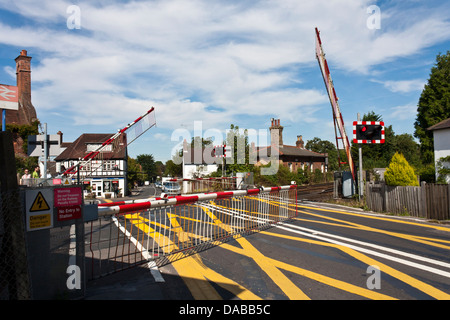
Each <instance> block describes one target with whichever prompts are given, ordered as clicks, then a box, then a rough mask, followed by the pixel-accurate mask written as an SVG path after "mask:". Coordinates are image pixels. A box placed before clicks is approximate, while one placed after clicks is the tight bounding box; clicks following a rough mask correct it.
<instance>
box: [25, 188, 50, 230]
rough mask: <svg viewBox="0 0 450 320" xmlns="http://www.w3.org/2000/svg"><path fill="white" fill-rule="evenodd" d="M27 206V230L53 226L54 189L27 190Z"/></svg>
mask: <svg viewBox="0 0 450 320" xmlns="http://www.w3.org/2000/svg"><path fill="white" fill-rule="evenodd" d="M25 208H26V210H27V211H26V218H27V230H28V231H34V230H40V229H48V228H52V227H53V190H52V189H45V188H42V189H30V190H26V194H25Z"/></svg>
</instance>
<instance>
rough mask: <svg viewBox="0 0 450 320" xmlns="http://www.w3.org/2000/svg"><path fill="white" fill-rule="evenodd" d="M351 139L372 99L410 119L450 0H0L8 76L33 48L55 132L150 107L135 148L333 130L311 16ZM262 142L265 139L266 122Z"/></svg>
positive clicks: (393, 120)
mask: <svg viewBox="0 0 450 320" xmlns="http://www.w3.org/2000/svg"><path fill="white" fill-rule="evenodd" d="M316 27H317V28H318V29H319V30H320V36H321V39H322V46H323V50H324V52H325V54H326V59H327V62H328V65H329V67H330V72H331V77H332V79H333V83H334V87H335V90H336V93H337V96H338V97H339V105H340V109H341V113H342V116H343V119H344V122H345V127H346V132H347V135H348V136H349V140H351V139H352V138H353V133H352V123H353V121H355V120H357V114H358V113H360V114H361V116H362V115H364V114H367V113H368V112H370V111H374V112H375V113H377V114H379V115H381V116H382V118H383V121H384V122H385V125H392V127H393V129H394V132H395V133H396V134H402V133H409V134H413V133H414V121H415V118H416V114H417V103H418V100H419V98H420V94H421V92H422V90H423V86H424V85H425V84H426V83H427V80H428V78H429V74H430V70H431V68H432V67H433V65H434V64H435V62H436V56H437V55H438V54H440V53H442V54H443V53H446V52H447V51H448V50H450V2H449V1H436V0H428V1H425V0H424V1H420V0H402V1H399V0H398V1H393V0H385V1H374V0H302V1H299V0H272V1H268V0H264V1H258V0H240V1H237V0H216V1H215V0H151V1H104V0H97V1H76V0H73V1H66V0H40V1H34V0H14V1H13V0H0V35H1V36H0V83H1V84H7V85H15V84H16V75H15V62H14V59H15V58H16V57H17V56H18V55H19V53H20V51H21V50H22V49H25V50H27V52H28V55H29V56H31V57H32V60H31V68H32V73H31V77H32V103H33V105H34V106H35V108H36V111H37V115H38V118H39V120H40V122H41V123H47V128H48V134H55V133H56V132H58V131H62V132H63V134H64V141H66V142H71V141H74V140H75V139H76V138H78V136H80V135H81V134H82V133H112V134H113V133H115V132H117V130H119V129H122V128H123V127H125V126H126V125H127V124H128V123H130V122H132V121H133V120H135V119H136V118H137V117H139V116H140V115H142V114H144V113H145V112H146V111H147V110H149V109H150V108H151V107H154V108H155V116H156V126H155V127H153V128H151V129H150V130H148V131H147V132H145V133H144V134H143V135H142V136H140V137H139V138H138V139H137V140H135V141H134V142H133V143H131V144H130V145H129V149H128V152H129V155H130V156H131V157H134V158H135V157H136V156H137V155H139V154H152V155H153V156H154V158H155V160H160V161H163V162H165V161H167V160H169V159H171V157H172V154H173V152H174V150H176V149H177V148H178V147H179V146H180V143H181V142H182V140H183V139H184V138H187V139H190V137H192V136H198V135H201V136H203V138H208V137H210V136H213V137H214V140H215V141H214V143H215V144H222V142H223V141H220V140H221V139H222V138H225V134H226V130H227V129H229V128H230V125H231V124H233V125H235V126H239V127H240V128H243V129H253V130H256V131H257V132H262V131H261V130H263V131H264V130H268V128H269V126H270V124H271V119H272V118H275V119H280V122H281V125H282V126H284V131H283V141H284V144H287V145H295V141H296V140H297V136H298V135H302V136H303V140H304V141H305V142H306V141H308V140H311V139H313V138H314V137H318V138H320V139H322V140H329V141H331V142H333V143H334V142H335V131H334V126H333V114H332V109H331V104H330V101H329V99H328V95H327V91H326V88H325V85H324V81H323V78H322V74H321V71H320V68H319V65H318V62H317V60H316V57H315V31H314V30H315V28H316ZM255 142H256V143H257V144H258V145H267V143H268V141H267V137H266V136H263V135H259V136H258V137H257V141H255Z"/></svg>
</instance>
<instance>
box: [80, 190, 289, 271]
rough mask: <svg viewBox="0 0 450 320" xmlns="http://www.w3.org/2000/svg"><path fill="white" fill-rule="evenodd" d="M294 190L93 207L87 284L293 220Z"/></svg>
mask: <svg viewBox="0 0 450 320" xmlns="http://www.w3.org/2000/svg"><path fill="white" fill-rule="evenodd" d="M296 188H297V186H295V185H292V186H283V187H273V188H261V189H250V190H237V191H225V192H216V193H206V194H197V195H189V196H176V197H168V198H156V199H152V200H149V199H147V200H145V199H144V200H130V201H121V202H115V203H108V204H99V205H98V212H99V219H98V220H97V221H92V222H91V226H90V228H86V229H87V239H86V243H87V247H86V250H85V251H86V259H87V260H88V265H87V271H88V278H97V277H99V276H102V275H105V274H109V273H112V272H116V271H120V270H124V269H127V268H130V267H133V266H136V265H139V264H142V263H147V262H150V263H151V264H152V265H157V266H161V265H164V264H167V263H170V262H172V261H174V260H177V259H180V258H182V257H185V256H187V255H191V254H194V253H197V252H199V251H202V250H205V249H207V248H210V247H211V246H215V245H218V244H220V243H223V242H225V241H228V240H229V239H232V238H233V237H238V236H242V235H245V234H248V233H253V232H256V231H259V230H262V229H266V228H269V227H270V226H271V225H273V224H274V223H277V222H280V221H284V220H287V219H290V218H292V217H294V216H296V215H297V189H296Z"/></svg>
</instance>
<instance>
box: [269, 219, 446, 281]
mask: <svg viewBox="0 0 450 320" xmlns="http://www.w3.org/2000/svg"><path fill="white" fill-rule="evenodd" d="M276 227H277V228H280V229H283V230H286V231H290V232H294V233H297V234H301V235H303V236H307V237H312V238H316V239H319V240H323V241H327V242H330V243H334V244H337V245H342V246H345V247H348V248H351V249H354V250H356V251H359V252H364V253H367V254H371V255H374V256H378V257H380V258H384V259H387V260H391V261H394V262H398V263H402V264H404V265H408V266H410V267H414V268H418V269H420V270H424V271H428V272H432V273H435V274H438V275H441V276H443V277H447V278H450V272H447V271H443V270H440V269H436V268H433V267H429V266H426V265H424V264H419V263H416V262H412V261H409V260H405V259H402V258H397V257H394V256H391V255H387V254H384V253H381V252H378V251H374V250H370V249H366V248H362V247H359V246H355V245H351V244H349V243H345V242H342V241H337V240H334V239H330V238H337V239H340V240H343V241H348V242H353V243H357V244H359V245H364V246H368V247H372V248H376V249H379V250H384V251H386V252H390V253H393V254H398V255H402V256H405V257H408V258H411V259H415V260H419V261H422V262H428V263H432V264H436V265H440V266H442V267H446V268H450V264H448V263H445V262H442V261H438V260H434V259H429V258H425V257H421V256H418V255H415V254H411V253H407V252H403V251H399V250H395V249H390V248H387V247H382V246H379V245H375V244H372V243H367V242H362V241H358V240H354V239H350V238H345V237H341V236H336V235H333V234H329V233H325V232H320V231H317V230H312V229H308V228H304V227H300V226H294V225H286V224H285V223H279V224H277V225H276ZM295 229H298V230H295ZM299 230H303V231H305V232H303V231H299ZM307 232H309V233H307ZM319 234H320V235H319ZM325 236H326V237H325ZM327 237H328V238H327Z"/></svg>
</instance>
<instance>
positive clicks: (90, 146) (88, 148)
mask: <svg viewBox="0 0 450 320" xmlns="http://www.w3.org/2000/svg"><path fill="white" fill-rule="evenodd" d="M101 146H102V144H101V143H88V144H87V145H86V152H92V151H96V150H98V149H99V148H100V147H101ZM111 151H112V144H108V145H106V146H104V147H103V149H102V152H111Z"/></svg>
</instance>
